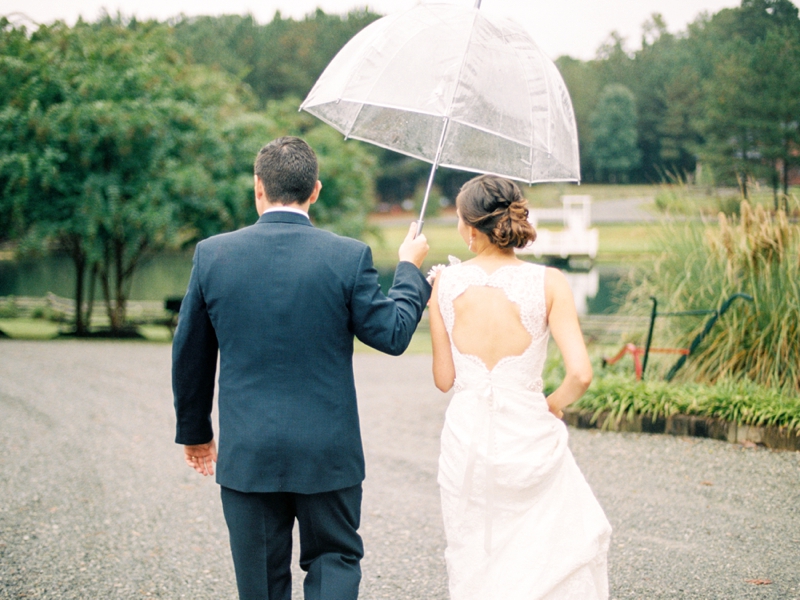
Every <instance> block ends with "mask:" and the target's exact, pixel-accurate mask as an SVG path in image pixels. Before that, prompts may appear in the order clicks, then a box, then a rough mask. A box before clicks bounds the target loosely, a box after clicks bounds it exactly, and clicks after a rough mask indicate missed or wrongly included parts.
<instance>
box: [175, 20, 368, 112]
mask: <svg viewBox="0 0 800 600" xmlns="http://www.w3.org/2000/svg"><path fill="white" fill-rule="evenodd" d="M379 17H380V15H377V14H375V13H371V12H369V11H368V10H354V11H351V12H350V13H348V14H346V15H328V14H326V13H325V12H323V11H322V10H320V9H317V10H316V11H315V12H314V13H312V14H309V15H308V16H306V17H305V18H304V19H301V20H299V21H296V20H294V19H291V18H289V19H284V18H283V17H282V16H281V14H280V12H276V13H275V16H274V17H273V19H272V21H270V22H269V23H267V24H266V25H260V24H258V23H257V22H256V21H255V20H254V19H253V17H252V16H251V15H244V16H237V15H225V16H221V17H192V18H183V19H181V20H179V21H177V22H176V23H175V36H176V39H177V41H178V43H179V44H180V45H181V46H183V47H184V48H186V49H187V50H188V52H189V54H190V56H191V57H192V59H193V60H194V61H195V62H198V63H200V64H205V65H208V66H212V67H216V68H219V69H223V70H225V71H227V72H228V73H230V74H231V75H233V76H235V77H237V78H240V79H241V80H242V81H243V82H244V83H246V84H247V85H249V86H250V88H251V89H252V90H253V92H254V93H255V95H256V97H257V98H258V100H259V102H260V103H262V105H265V104H266V103H267V102H268V101H269V100H279V99H282V98H285V97H287V96H298V97H301V98H302V97H304V96H305V95H306V94H307V93H308V92H309V91H310V90H311V87H312V86H313V85H314V82H315V81H316V80H317V78H318V77H319V75H320V74H321V73H322V71H323V70H324V69H325V67H326V66H327V65H328V63H329V62H330V61H331V59H332V58H333V57H334V55H335V54H336V53H337V52H338V51H339V50H340V49H341V48H342V46H344V45H345V44H346V43H347V42H348V41H349V40H350V38H352V37H353V36H354V35H355V34H356V33H358V32H359V31H360V30H361V29H363V28H364V27H366V26H367V25H369V24H370V23H372V22H373V21H375V20H376V19H378V18H379Z"/></svg>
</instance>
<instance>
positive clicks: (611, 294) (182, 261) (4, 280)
mask: <svg viewBox="0 0 800 600" xmlns="http://www.w3.org/2000/svg"><path fill="white" fill-rule="evenodd" d="M191 270H192V255H191V252H186V253H169V254H162V255H159V256H156V257H154V258H152V259H151V260H149V261H148V262H146V263H144V264H143V265H142V266H141V268H140V269H139V270H138V271H137V272H136V274H135V275H134V278H133V287H132V289H131V300H159V301H163V300H164V299H165V298H169V297H172V296H182V295H183V294H184V292H185V291H186V284H187V283H188V281H189V273H190V272H191ZM378 273H379V277H380V282H381V287H382V288H383V289H384V291H388V289H389V287H390V286H391V285H392V280H393V278H394V269H379V271H378ZM623 273H624V269H622V268H620V267H619V266H610V265H601V266H599V267H598V266H593V267H591V268H590V269H588V270H573V271H570V270H568V269H566V270H564V274H565V275H566V276H567V281H569V285H570V287H571V288H572V293H573V295H574V296H575V305H576V308H577V309H578V314H581V315H585V314H602V313H609V312H615V311H616V309H617V307H618V306H619V304H620V302H621V298H622V297H623V296H624V292H625V289H622V287H621V285H620V281H621V279H622V275H623ZM74 281H75V273H74V267H73V265H72V261H71V260H70V259H69V258H67V257H64V256H48V257H44V258H40V259H36V260H27V261H19V262H17V261H13V262H12V261H0V296H36V297H42V296H45V295H46V294H47V293H48V292H52V293H54V294H56V295H57V296H61V297H64V298H72V297H73V296H74V294H75V289H74V286H75V284H74ZM95 298H96V299H98V300H100V299H101V295H100V290H99V289H98V290H97V291H96V293H95Z"/></svg>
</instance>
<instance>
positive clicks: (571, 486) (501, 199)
mask: <svg viewBox="0 0 800 600" xmlns="http://www.w3.org/2000/svg"><path fill="white" fill-rule="evenodd" d="M456 206H457V208H458V216H459V219H458V231H459V233H460V234H461V236H462V237H463V238H464V241H465V242H466V243H467V244H468V245H469V249H470V250H471V251H472V252H474V253H475V257H474V258H473V259H471V260H469V261H466V262H464V263H460V264H455V265H451V266H449V267H446V268H443V269H441V270H439V271H438V272H436V273H435V274H434V276H435V277H436V280H435V283H434V288H433V296H432V298H431V303H430V313H431V315H430V319H431V336H432V342H433V376H434V381H435V383H436V386H437V387H438V388H439V389H440V390H442V391H448V390H450V389H451V388H454V390H455V394H454V395H453V398H452V400H451V401H450V406H449V407H448V409H447V414H446V416H445V424H444V429H443V431H442V442H441V443H442V445H441V455H440V457H439V477H438V481H439V486H440V489H441V498H442V513H443V516H444V525H445V533H446V535H447V549H446V551H445V559H446V562H447V572H448V577H449V587H450V597H451V598H452V600H466V599H475V600H516V599H519V600H523V599H524V600H534V599H545V600H555V599H561V600H568V599H574V600H594V599H606V598H608V575H607V567H606V553H607V550H608V543H609V538H610V535H611V527H610V525H609V524H608V521H607V519H606V517H605V514H604V513H603V510H602V508H600V505H599V504H598V502H597V500H596V499H595V497H594V495H593V494H592V491H591V489H590V488H589V486H588V484H587V483H586V480H585V479H584V478H583V475H582V474H581V472H580V470H579V469H578V466H577V465H576V463H575V460H574V459H573V457H572V453H571V452H570V450H569V448H568V447H567V439H568V434H567V429H566V426H565V425H564V423H563V422H562V421H561V420H560V417H561V416H562V410H563V408H564V407H566V406H567V405H569V404H570V403H572V402H575V401H576V400H577V399H578V398H580V397H581V395H582V394H583V393H584V392H585V391H586V389H587V387H588V386H589V383H590V381H591V378H592V368H591V365H590V363H589V357H588V355H587V353H586V346H585V345H584V342H583V336H582V334H581V331H580V327H579V325H578V318H577V314H576V311H575V305H574V301H573V299H572V293H571V291H570V289H569V287H568V285H567V281H566V278H565V277H564V275H563V274H562V273H561V272H560V271H558V270H556V269H552V268H547V267H544V266H541V265H536V264H532V263H528V262H524V261H521V260H518V259H517V258H516V256H515V254H514V248H521V247H523V246H525V245H526V244H527V243H528V242H530V241H532V240H533V239H535V237H536V232H535V231H534V229H533V227H532V226H531V225H530V223H529V222H528V219H527V216H528V210H527V208H526V202H525V199H524V198H523V196H522V194H521V192H520V190H519V188H518V187H517V185H516V184H515V183H513V182H511V181H509V180H507V179H503V178H500V177H496V176H492V175H482V176H480V177H476V178H474V179H472V180H470V181H469V182H467V183H466V184H465V185H464V187H463V188H462V189H461V191H460V193H459V195H458V197H457V199H456ZM548 329H549V333H551V334H552V336H553V339H554V340H555V342H556V345H557V346H558V349H559V350H560V351H561V355H562V357H563V359H564V365H565V367H566V377H565V378H564V381H563V383H562V384H561V385H560V386H559V387H558V389H556V390H555V391H554V392H553V393H552V394H550V395H549V396H547V397H546V398H545V396H544V395H543V393H542V390H543V383H542V379H541V373H542V368H543V366H544V361H545V357H546V354H547V342H548V338H549V335H548Z"/></svg>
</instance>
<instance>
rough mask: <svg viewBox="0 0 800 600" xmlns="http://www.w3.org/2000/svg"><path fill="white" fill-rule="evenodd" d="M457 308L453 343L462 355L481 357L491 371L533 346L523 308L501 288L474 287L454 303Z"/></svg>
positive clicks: (455, 308) (454, 307)
mask: <svg viewBox="0 0 800 600" xmlns="http://www.w3.org/2000/svg"><path fill="white" fill-rule="evenodd" d="M453 309H454V310H455V322H454V324H453V344H454V345H455V347H456V348H457V349H458V351H459V352H460V353H461V354H470V355H472V356H476V357H478V358H480V359H481V360H482V361H483V364H485V365H486V368H487V369H490V370H491V369H493V368H494V367H495V365H497V363H498V362H500V361H501V360H502V359H503V358H506V357H509V356H519V355H520V354H523V353H524V352H525V350H526V349H527V348H528V346H530V344H531V341H532V338H531V335H530V333H528V332H527V331H526V329H525V327H524V326H523V325H522V321H521V320H520V309H519V306H518V305H517V304H515V303H513V302H512V301H511V300H509V299H508V297H507V296H506V294H505V292H504V291H503V290H502V289H500V288H496V287H490V286H471V287H469V288H467V289H466V290H465V291H464V292H463V293H462V294H461V295H460V296H458V298H456V299H455V300H454V301H453Z"/></svg>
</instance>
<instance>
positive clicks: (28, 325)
mask: <svg viewBox="0 0 800 600" xmlns="http://www.w3.org/2000/svg"><path fill="white" fill-rule="evenodd" d="M60 329H61V326H60V325H59V324H58V323H52V322H50V321H45V320H43V319H0V331H2V332H3V333H5V334H6V335H7V336H8V337H11V338H18V339H25V340H51V339H53V338H55V337H56V336H58V332H59V330H60Z"/></svg>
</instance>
